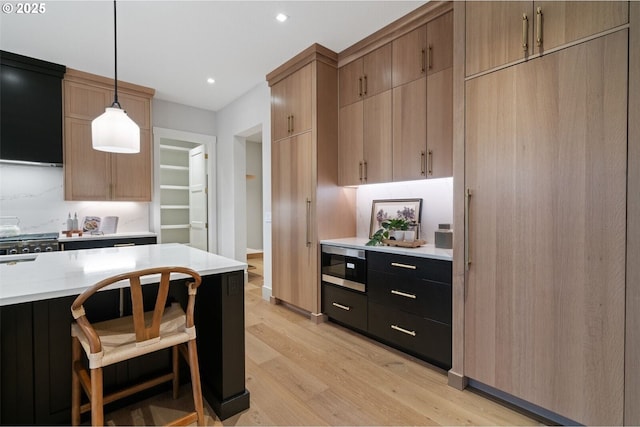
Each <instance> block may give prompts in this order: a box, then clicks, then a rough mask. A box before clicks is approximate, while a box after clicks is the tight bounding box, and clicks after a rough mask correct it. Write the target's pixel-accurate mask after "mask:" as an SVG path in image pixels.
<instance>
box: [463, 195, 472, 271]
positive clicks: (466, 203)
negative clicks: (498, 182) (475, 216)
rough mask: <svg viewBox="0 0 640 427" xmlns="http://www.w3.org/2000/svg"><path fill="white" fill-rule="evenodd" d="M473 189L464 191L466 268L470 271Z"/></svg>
mask: <svg viewBox="0 0 640 427" xmlns="http://www.w3.org/2000/svg"><path fill="white" fill-rule="evenodd" d="M471 194H472V193H471V189H469V188H467V190H466V191H465V193H464V268H465V270H466V271H469V266H470V265H471V258H469V206H470V201H471Z"/></svg>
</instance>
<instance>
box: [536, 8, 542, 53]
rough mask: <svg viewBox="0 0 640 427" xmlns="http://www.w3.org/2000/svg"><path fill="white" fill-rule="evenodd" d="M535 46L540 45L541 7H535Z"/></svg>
mask: <svg viewBox="0 0 640 427" xmlns="http://www.w3.org/2000/svg"><path fill="white" fill-rule="evenodd" d="M536 46H542V8H541V7H540V6H538V9H536Z"/></svg>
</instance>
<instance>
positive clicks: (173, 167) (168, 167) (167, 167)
mask: <svg viewBox="0 0 640 427" xmlns="http://www.w3.org/2000/svg"><path fill="white" fill-rule="evenodd" d="M160 169H165V170H174V171H185V172H189V167H188V166H176V165H160Z"/></svg>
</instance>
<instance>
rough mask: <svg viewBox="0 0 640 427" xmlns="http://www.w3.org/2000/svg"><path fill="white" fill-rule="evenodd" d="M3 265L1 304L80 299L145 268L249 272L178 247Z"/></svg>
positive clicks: (49, 255)
mask: <svg viewBox="0 0 640 427" xmlns="http://www.w3.org/2000/svg"><path fill="white" fill-rule="evenodd" d="M25 258H26V259H33V260H32V261H27V260H25ZM34 258H35V259H34ZM20 260H21V261H20ZM5 261H19V262H16V263H8V262H5ZM0 262H1V263H0V306H3V305H10V304H17V303H22V302H30V301H40V300H45V299H51V298H58V297H63V296H69V295H79V294H80V293H81V292H82V291H84V290H85V289H87V288H89V287H91V286H93V285H94V284H95V283H97V282H99V281H100V280H102V279H105V278H107V277H110V276H114V275H116V274H120V273H125V272H129V271H133V270H140V269H144V268H151V267H162V266H174V265H178V266H183V267H189V268H192V269H193V270H195V271H197V272H198V273H200V274H201V275H203V276H205V275H211V274H219V273H226V272H231V271H239V270H245V269H246V268H247V264H245V263H243V262H239V261H236V260H232V259H228V258H224V257H221V256H219V255H215V254H212V253H210V252H205V251H202V250H200V249H195V248H192V247H189V246H186V245H182V244H179V243H168V244H160V245H139V246H126V247H117V248H102V249H84V250H77V251H60V252H46V253H39V254H27V255H5V256H2V257H0ZM115 286H117V285H115ZM122 286H124V284H123V285H122Z"/></svg>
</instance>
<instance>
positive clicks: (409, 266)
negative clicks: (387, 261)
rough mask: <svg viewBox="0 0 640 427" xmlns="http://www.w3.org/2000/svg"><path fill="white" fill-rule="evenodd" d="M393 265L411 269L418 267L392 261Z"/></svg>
mask: <svg viewBox="0 0 640 427" xmlns="http://www.w3.org/2000/svg"><path fill="white" fill-rule="evenodd" d="M391 266H392V267H400V268H406V269H409V270H416V269H417V268H418V267H416V266H415V265H409V264H401V263H399V262H392V263H391Z"/></svg>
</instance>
